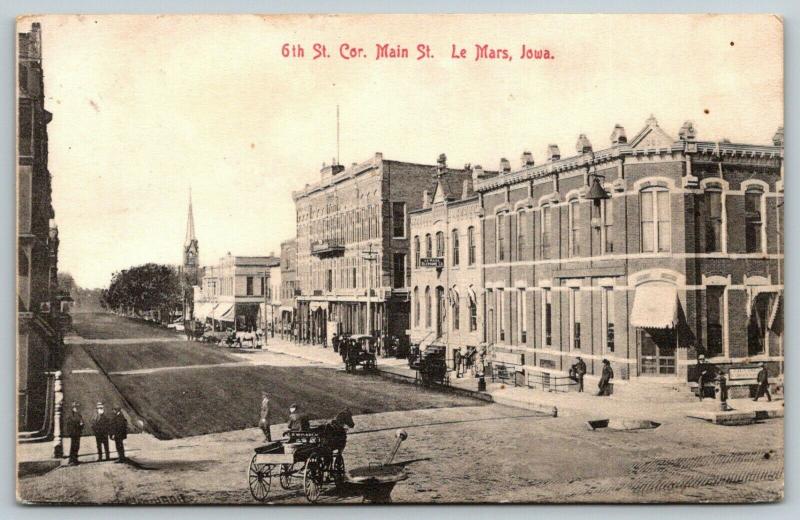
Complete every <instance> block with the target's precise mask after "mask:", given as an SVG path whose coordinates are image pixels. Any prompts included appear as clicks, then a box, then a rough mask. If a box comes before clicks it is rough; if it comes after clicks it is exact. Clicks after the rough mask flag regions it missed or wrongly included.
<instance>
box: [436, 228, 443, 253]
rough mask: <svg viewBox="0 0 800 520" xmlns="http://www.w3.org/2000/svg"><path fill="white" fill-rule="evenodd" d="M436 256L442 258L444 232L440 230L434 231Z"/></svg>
mask: <svg viewBox="0 0 800 520" xmlns="http://www.w3.org/2000/svg"><path fill="white" fill-rule="evenodd" d="M436 256H438V257H439V258H444V233H443V232H442V231H437V232H436Z"/></svg>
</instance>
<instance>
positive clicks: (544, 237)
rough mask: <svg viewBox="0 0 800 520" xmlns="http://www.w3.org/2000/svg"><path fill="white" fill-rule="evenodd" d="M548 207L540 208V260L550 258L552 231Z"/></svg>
mask: <svg viewBox="0 0 800 520" xmlns="http://www.w3.org/2000/svg"><path fill="white" fill-rule="evenodd" d="M551 219H552V216H551V208H550V206H542V210H541V220H542V223H541V224H542V226H541V238H540V240H539V243H540V244H541V248H542V258H550V233H551V231H552V224H553V221H552V220H551Z"/></svg>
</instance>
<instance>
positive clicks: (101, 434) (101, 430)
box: [92, 402, 111, 462]
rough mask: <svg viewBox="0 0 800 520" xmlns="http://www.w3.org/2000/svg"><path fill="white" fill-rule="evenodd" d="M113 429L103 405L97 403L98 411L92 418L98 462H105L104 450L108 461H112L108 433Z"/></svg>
mask: <svg viewBox="0 0 800 520" xmlns="http://www.w3.org/2000/svg"><path fill="white" fill-rule="evenodd" d="M110 427H111V421H110V420H109V418H108V416H107V415H106V410H105V407H104V406H103V403H101V402H98V403H97V410H96V411H95V414H94V416H93V417H92V432H93V433H94V440H95V442H96V443H97V461H98V462H99V461H101V460H103V448H105V449H106V460H111V455H110V454H109V450H108V432H109V429H110Z"/></svg>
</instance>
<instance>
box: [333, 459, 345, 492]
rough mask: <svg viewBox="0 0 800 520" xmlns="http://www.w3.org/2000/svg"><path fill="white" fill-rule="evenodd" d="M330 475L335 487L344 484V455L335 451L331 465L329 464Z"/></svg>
mask: <svg viewBox="0 0 800 520" xmlns="http://www.w3.org/2000/svg"><path fill="white" fill-rule="evenodd" d="M331 475H332V476H333V481H334V482H335V483H336V487H337V488H338V487H341V486H342V484H344V457H342V454H341V453H337V454H336V455H334V457H333V465H332V466H331Z"/></svg>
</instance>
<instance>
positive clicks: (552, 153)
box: [547, 144, 561, 162]
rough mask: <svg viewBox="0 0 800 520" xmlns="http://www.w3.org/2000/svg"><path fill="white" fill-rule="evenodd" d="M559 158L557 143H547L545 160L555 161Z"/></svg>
mask: <svg viewBox="0 0 800 520" xmlns="http://www.w3.org/2000/svg"><path fill="white" fill-rule="evenodd" d="M559 159H561V152H560V151H559V150H558V145H557V144H551V145H548V146H547V160H548V161H550V162H552V161H557V160H559Z"/></svg>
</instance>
